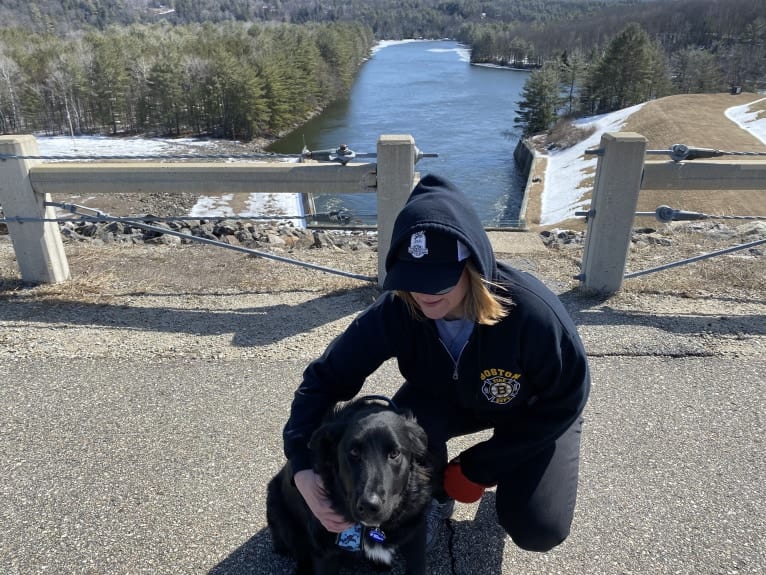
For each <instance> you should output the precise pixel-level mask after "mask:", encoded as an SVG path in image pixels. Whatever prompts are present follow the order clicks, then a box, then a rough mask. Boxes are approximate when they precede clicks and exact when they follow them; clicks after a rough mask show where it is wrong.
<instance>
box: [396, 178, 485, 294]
mask: <svg viewBox="0 0 766 575" xmlns="http://www.w3.org/2000/svg"><path fill="white" fill-rule="evenodd" d="M424 230H425V231H428V230H430V231H434V232H439V233H441V234H447V235H450V236H453V237H454V238H455V239H456V240H459V241H460V242H461V243H462V244H463V245H464V246H465V247H466V248H467V249H468V252H469V254H470V257H471V260H472V261H473V264H474V265H475V266H476V269H478V270H479V273H481V275H482V276H484V277H485V278H487V279H490V280H491V279H494V278H495V276H496V273H497V266H496V262H495V255H494V252H493V251H492V245H491V244H490V242H489V237H487V233H486V232H485V231H484V226H483V225H482V224H481V220H480V219H479V215H478V214H477V213H476V210H475V209H474V208H473V206H472V205H471V203H470V201H469V199H468V197H467V196H466V195H465V194H463V193H462V192H461V191H460V190H458V189H457V187H455V185H454V184H452V183H451V182H450V181H448V180H447V179H445V178H442V177H440V176H437V175H434V174H428V175H425V176H423V178H421V180H420V182H418V184H417V185H416V186H415V188H414V189H413V190H412V193H411V194H410V197H409V198H408V199H407V203H406V204H405V205H404V207H403V208H402V211H401V212H399V215H398V216H397V217H396V221H395V222H394V231H393V233H392V235H391V247H390V249H389V251H388V254H387V255H386V272H388V271H389V270H390V269H391V267H392V265H393V264H394V262H395V261H396V255H397V252H398V250H399V249H400V248H401V246H402V244H403V243H404V242H408V243H409V242H410V239H411V238H412V235H413V234H415V233H416V232H419V231H424Z"/></svg>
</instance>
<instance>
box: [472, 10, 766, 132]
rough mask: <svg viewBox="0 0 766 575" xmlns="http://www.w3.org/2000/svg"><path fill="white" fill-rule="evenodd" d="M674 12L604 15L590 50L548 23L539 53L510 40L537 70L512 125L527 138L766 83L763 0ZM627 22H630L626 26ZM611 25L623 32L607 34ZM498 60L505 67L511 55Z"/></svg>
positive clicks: (573, 35)
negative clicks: (563, 121)
mask: <svg viewBox="0 0 766 575" xmlns="http://www.w3.org/2000/svg"><path fill="white" fill-rule="evenodd" d="M673 7H674V8H673V11H668V10H660V9H659V8H661V6H660V4H659V3H655V4H651V5H647V6H646V7H645V8H644V11H643V13H642V14H641V15H640V16H638V15H636V14H634V13H629V14H627V15H623V18H622V19H619V18H615V16H614V14H612V13H609V12H607V13H606V14H604V15H603V17H604V20H603V21H601V22H599V21H595V22H592V23H591V26H590V27H588V28H587V30H588V31H590V32H591V33H592V32H593V31H594V30H601V31H602V32H603V34H602V35H598V36H597V37H600V38H601V40H599V42H597V43H595V44H594V43H591V44H589V43H588V42H586V41H585V39H584V37H581V36H578V35H577V33H576V32H575V31H574V30H576V29H577V25H576V23H573V24H572V25H571V26H570V28H571V29H570V30H569V33H570V36H569V37H567V36H566V34H565V31H564V29H563V28H562V27H561V25H560V24H558V23H557V24H553V25H552V26H550V27H548V30H549V35H548V36H547V37H549V38H551V41H550V42H549V43H547V44H545V45H544V46H545V47H544V50H545V52H544V53H543V54H541V53H540V52H539V51H537V50H531V51H526V52H525V51H524V47H527V48H529V47H530V46H537V45H538V44H533V40H531V39H530V40H529V41H528V42H523V41H521V40H520V39H519V37H517V36H514V39H515V41H516V43H517V44H516V45H517V46H518V45H521V46H522V47H521V48H520V49H519V50H520V51H519V52H516V53H515V54H518V53H521V54H530V53H533V54H535V62H537V63H539V65H540V69H538V70H536V71H535V72H533V73H532V74H531V75H530V77H529V79H528V81H527V83H526V85H525V87H524V91H523V94H522V96H523V99H522V101H520V102H518V104H519V110H518V116H517V118H516V124H517V125H518V126H520V127H521V128H522V129H523V130H524V132H525V134H532V133H536V132H541V131H545V130H547V129H548V128H550V127H551V125H552V124H553V123H555V122H556V121H557V120H558V119H559V117H561V116H562V115H563V116H577V115H593V114H601V113H606V112H611V111H614V110H618V109H622V108H626V107H629V106H633V105H635V104H639V103H642V102H646V101H648V100H651V99H653V98H658V97H662V96H666V95H670V94H679V93H683V94H686V93H705V92H708V93H715V92H726V91H729V90H731V89H734V88H736V89H741V90H750V91H757V90H759V89H762V88H763V87H764V85H766V9H765V8H766V6H765V5H764V4H763V2H762V0H728V2H726V3H719V2H714V1H713V0H696V1H694V2H692V1H691V0H681V1H678V2H674V3H673ZM626 16H636V21H633V22H630V23H629V24H627V25H626V24H625V19H624V18H625V17H626ZM682 23H683V25H682ZM617 25H620V26H622V29H620V30H618V31H617V32H616V33H614V34H611V33H610V31H611V29H612V27H614V26H617ZM498 30H499V29H498ZM584 30H586V28H583V29H582V31H583V34H585V32H584ZM502 33H503V32H499V34H502ZM535 33H536V32H532V33H526V37H528V38H532V37H533V36H534V34H535ZM485 37H486V35H485ZM562 39H563V40H562ZM479 42H481V39H479ZM496 45H501V46H506V47H507V46H510V45H511V44H509V43H504V42H499V43H498V44H496ZM540 45H541V46H542V44H540ZM504 57H506V58H509V59H510V60H509V61H510V62H511V64H512V59H511V58H512V57H513V56H510V55H505V56H504ZM527 61H528V60H527Z"/></svg>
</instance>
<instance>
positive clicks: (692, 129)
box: [623, 94, 766, 216]
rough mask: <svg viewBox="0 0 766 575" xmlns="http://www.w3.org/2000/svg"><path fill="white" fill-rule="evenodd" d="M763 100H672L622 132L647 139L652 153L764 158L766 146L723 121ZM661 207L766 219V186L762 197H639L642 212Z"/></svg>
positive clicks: (688, 193) (711, 193)
mask: <svg viewBox="0 0 766 575" xmlns="http://www.w3.org/2000/svg"><path fill="white" fill-rule="evenodd" d="M763 97H764V96H763V94H739V95H736V96H732V95H729V94H686V95H677V96H669V97H667V98H661V99H659V100H655V101H653V102H649V103H647V104H646V105H645V106H644V107H643V108H641V110H639V111H638V112H636V113H635V114H633V115H632V116H631V117H630V118H629V119H628V121H627V123H626V125H625V127H624V128H623V131H626V132H636V133H638V134H642V135H643V136H645V137H646V138H647V139H648V140H649V142H648V145H647V149H650V150H659V149H666V148H669V147H670V146H672V145H673V144H686V145H687V146H692V147H698V148H713V149H718V150H727V151H735V152H764V153H766V145H764V144H763V143H762V142H761V141H760V140H759V139H758V138H756V137H755V136H753V135H751V134H750V133H749V132H747V131H745V130H743V129H742V128H740V127H739V126H738V125H737V124H735V123H734V122H732V121H731V120H729V119H728V118H727V117H726V115H725V112H726V110H727V109H728V108H732V107H734V106H741V105H744V104H747V103H748V102H752V101H754V100H758V99H761V98H763ZM757 107H758V108H760V109H762V110H766V101H764V102H760V103H759V104H757ZM658 158H659V157H658ZM731 158H732V157H731V156H728V157H727V156H724V157H723V158H719V159H716V160H715V161H723V162H725V161H727V160H730V159H731ZM738 159H746V160H752V161H764V160H766V157H758V156H752V157H751V156H744V157H738ZM663 204H666V205H670V206H672V207H674V208H677V209H683V210H692V211H702V212H704V213H708V214H723V215H763V216H766V182H764V190H762V191H724V190H684V191H681V192H668V191H655V190H644V191H642V192H641V196H640V197H639V205H638V209H639V211H653V210H654V209H655V208H656V207H657V206H659V205H663Z"/></svg>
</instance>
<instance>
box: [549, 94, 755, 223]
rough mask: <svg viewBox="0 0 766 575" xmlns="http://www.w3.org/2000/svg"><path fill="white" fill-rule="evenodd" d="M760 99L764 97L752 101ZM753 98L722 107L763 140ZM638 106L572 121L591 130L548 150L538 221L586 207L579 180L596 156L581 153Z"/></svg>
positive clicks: (560, 218)
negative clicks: (582, 137) (568, 144)
mask: <svg viewBox="0 0 766 575" xmlns="http://www.w3.org/2000/svg"><path fill="white" fill-rule="evenodd" d="M763 100H766V98H763V99H761V100H756V102H762V101H763ZM756 102H750V103H748V104H745V105H742V106H735V107H733V108H729V109H728V110H727V111H726V117H727V118H729V119H730V120H732V121H733V122H735V123H736V124H738V125H739V126H740V127H741V128H742V129H743V130H747V131H748V132H750V133H751V134H753V136H755V137H756V138H758V139H760V140H761V141H762V142H764V143H766V118H762V119H760V120H759V119H757V116H758V113H757V112H751V111H750V110H751V107H752V106H753V104H755V103H756ZM642 106H643V104H639V105H638V106H633V107H631V108H625V109H624V110H619V111H617V112H612V113H611V114H605V115H603V116H593V117H590V118H582V119H580V120H577V121H576V122H575V124H576V125H578V126H580V127H586V126H591V127H593V128H595V131H594V132H593V134H592V135H591V136H590V137H589V138H588V139H586V140H583V141H582V142H580V143H578V144H576V145H575V146H572V147H571V148H567V149H566V150H561V151H555V152H551V153H550V154H549V155H548V165H547V168H546V170H545V189H544V190H543V196H542V213H541V217H540V223H541V224H543V225H552V224H556V223H558V222H561V221H563V220H566V219H568V218H571V217H572V216H573V215H574V213H575V212H576V211H578V210H585V209H587V208H588V204H589V200H586V199H583V196H584V195H585V193H586V192H588V191H589V190H590V187H589V186H584V185H583V183H582V182H583V181H585V180H586V179H587V178H588V176H589V174H592V169H595V167H596V162H597V161H598V160H597V158H596V156H583V153H584V152H585V150H587V149H590V148H597V147H598V145H599V143H600V142H601V136H602V135H603V134H604V133H605V132H619V131H620V130H621V129H622V127H623V126H624V125H625V122H626V121H627V120H628V118H630V116H631V115H632V114H634V113H635V112H637V111H638V110H640V109H641V107H642Z"/></svg>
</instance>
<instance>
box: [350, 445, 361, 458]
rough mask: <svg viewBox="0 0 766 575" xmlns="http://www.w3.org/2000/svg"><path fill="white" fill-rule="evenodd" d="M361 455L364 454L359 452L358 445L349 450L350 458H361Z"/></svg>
mask: <svg viewBox="0 0 766 575" xmlns="http://www.w3.org/2000/svg"><path fill="white" fill-rule="evenodd" d="M361 455H362V454H361V453H360V452H359V448H358V447H352V448H351V449H349V450H348V457H349V459H359V457H360V456H361Z"/></svg>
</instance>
